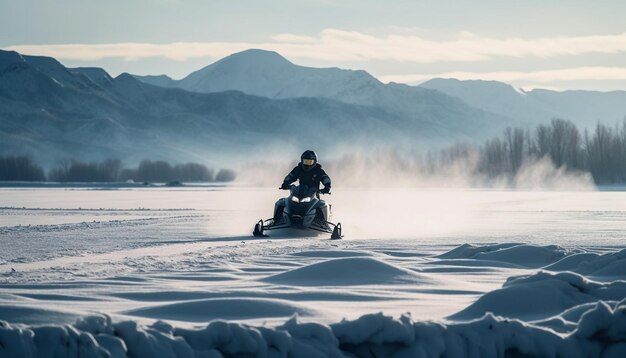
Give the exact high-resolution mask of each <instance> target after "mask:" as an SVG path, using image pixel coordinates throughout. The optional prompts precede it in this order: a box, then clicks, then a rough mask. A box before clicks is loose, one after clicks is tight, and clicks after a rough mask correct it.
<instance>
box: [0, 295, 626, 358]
mask: <svg viewBox="0 0 626 358" xmlns="http://www.w3.org/2000/svg"><path fill="white" fill-rule="evenodd" d="M624 337H626V300H623V301H621V302H618V303H607V302H604V301H599V302H597V303H595V304H592V305H586V306H585V307H584V313H583V314H582V315H581V317H580V319H579V320H578V321H577V322H576V324H575V325H573V328H572V329H571V330H569V331H567V332H564V333H561V334H559V333H557V332H555V331H553V330H551V329H549V328H543V327H540V326H537V325H533V324H529V323H525V322H522V321H519V320H515V319H505V318H502V317H498V316H494V315H492V314H491V313H488V314H486V315H484V316H483V317H481V318H479V319H476V320H473V321H469V322H453V323H447V324H444V323H439V322H423V321H422V322H420V321H414V320H413V319H412V318H411V317H410V316H408V315H403V316H401V317H400V318H399V319H395V318H393V317H389V316H385V315H383V314H382V313H378V314H368V315H364V316H362V317H360V318H358V319H356V320H344V321H341V322H339V323H335V324H331V325H324V324H320V323H313V322H309V323H304V322H300V321H299V320H298V318H297V316H294V317H292V318H291V319H289V320H288V321H287V322H285V323H284V324H282V325H280V326H277V327H253V326H249V325H245V324H240V323H231V322H225V321H213V322H210V323H209V324H208V325H207V326H205V327H203V328H194V329H187V328H177V327H174V326H172V325H170V324H168V323H165V322H162V321H158V322H156V323H154V324H152V325H149V326H143V325H140V324H138V323H137V322H133V321H123V322H118V323H115V322H112V320H111V319H110V318H109V317H108V316H104V315H96V316H90V317H86V318H82V319H79V320H78V321H77V322H76V323H75V324H74V325H66V326H58V325H48V326H37V327H30V326H24V325H19V324H9V323H7V322H5V321H0V355H1V356H7V357H9V356H10V357H53V356H64V357H78V356H81V357H109V356H110V357H125V356H132V357H224V356H230V357H232V356H250V357H288V356H289V357H346V356H357V357H365V356H375V357H504V356H507V355H512V356H533V357H557V356H558V357H599V356H603V357H623V356H624V354H625V353H626V344H625V343H624Z"/></svg>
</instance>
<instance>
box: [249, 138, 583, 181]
mask: <svg viewBox="0 0 626 358" xmlns="http://www.w3.org/2000/svg"><path fill="white" fill-rule="evenodd" d="M363 148H365V147H363ZM283 157H286V156H285V155H283ZM328 157H329V158H330V159H326V160H325V159H324V158H323V157H322V158H320V162H321V163H322V164H323V167H324V169H325V170H326V171H327V172H328V174H329V175H330V176H331V178H332V180H333V186H335V187H348V186H350V187H355V188H500V189H520V190H595V185H594V183H593V178H592V177H591V175H590V174H588V173H585V172H580V171H573V170H569V169H568V168H566V167H564V166H563V167H558V168H557V167H556V166H555V165H554V164H553V163H552V161H551V160H550V159H549V158H547V157H544V158H540V159H537V158H533V157H529V158H526V159H525V160H524V161H523V162H522V164H521V166H520V168H519V169H518V170H517V172H516V173H515V175H510V174H506V173H505V174H502V173H501V174H495V175H489V174H488V173H486V172H485V171H484V170H481V165H482V164H481V157H480V152H479V150H478V149H477V148H476V147H474V146H471V145H463V144H457V145H454V146H452V147H450V148H448V149H445V150H441V151H439V152H429V153H428V154H426V155H422V154H419V153H415V152H409V151H406V152H403V151H400V150H396V149H390V148H375V149H369V150H358V151H353V152H350V153H346V152H345V151H342V152H341V153H331V155H329V156H328ZM274 158H275V160H274V161H267V162H263V163H255V164H246V165H244V166H243V167H242V169H241V170H240V175H239V181H240V182H242V183H246V184H253V185H259V186H276V185H279V184H280V183H281V181H282V179H283V178H284V176H285V175H286V174H287V173H288V172H289V170H291V168H292V167H293V166H295V165H297V161H294V159H293V157H291V158H285V159H283V160H282V162H281V160H280V159H279V158H278V157H274Z"/></svg>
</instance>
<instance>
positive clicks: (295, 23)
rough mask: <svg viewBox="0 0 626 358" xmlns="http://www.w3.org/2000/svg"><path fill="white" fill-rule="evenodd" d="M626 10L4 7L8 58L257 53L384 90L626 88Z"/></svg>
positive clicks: (261, 4)
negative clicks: (470, 85)
mask: <svg viewBox="0 0 626 358" xmlns="http://www.w3.org/2000/svg"><path fill="white" fill-rule="evenodd" d="M625 15H626V1H623V0H619V1H617V0H603V1H580V0H568V1H565V0H563V1H557V0H542V1H536V0H526V1H513V0H497V1H496V0H475V1H466V0H459V1H450V0H413V1H409V0H396V1H373V0H361V1H356V0H342V1H339V0H300V1H297V0H266V1H260V0H215V1H211V0H189V1H187V0H150V1H149V0H108V1H96V0H80V1H76V0H55V1H49V0H22V1H11V0H0V48H1V49H4V50H14V51H18V52H21V53H24V54H33V55H47V56H53V57H55V58H57V59H58V60H59V61H61V62H62V63H63V64H64V65H66V66H69V67H79V66H83V67H85V66H96V67H103V68H104V69H106V70H107V71H108V72H109V73H110V74H112V75H118V74H120V73H123V72H129V73H133V74H140V75H147V74H152V75H158V74H167V75H169V76H170V77H173V78H175V79H179V78H183V77H184V76H186V75H188V74H189V73H191V72H193V71H195V70H198V69H200V68H202V67H204V66H206V65H209V64H211V63H212V62H215V61H216V60H219V59H220V58H222V57H224V56H227V55H229V54H232V53H235V52H238V51H242V50H245V49H248V48H260V49H266V50H273V51H276V52H278V53H280V54H281V55H283V56H285V57H286V58H287V59H289V60H290V61H292V62H294V63H296V64H300V65H304V66H312V67H340V68H347V69H363V70H366V71H368V72H369V73H371V74H372V75H374V76H376V77H377V78H379V79H380V80H381V81H383V82H390V81H393V82H401V83H408V84H419V83H421V82H423V81H426V80H428V79H430V78H435V77H444V78H458V79H484V80H496V81H503V82H507V83H510V84H512V85H514V86H516V87H520V88H524V89H532V88H549V89H556V90H566V89H590V90H602V91H609V90H626V20H625Z"/></svg>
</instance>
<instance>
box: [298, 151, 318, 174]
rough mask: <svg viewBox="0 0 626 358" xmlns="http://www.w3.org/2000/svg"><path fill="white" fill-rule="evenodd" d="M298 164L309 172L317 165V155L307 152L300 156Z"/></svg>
mask: <svg viewBox="0 0 626 358" xmlns="http://www.w3.org/2000/svg"><path fill="white" fill-rule="evenodd" d="M300 162H301V163H302V167H303V168H304V169H305V170H311V168H313V166H314V165H315V163H317V155H316V154H315V152H314V151H312V150H307V151H305V152H304V153H302V155H301V156H300Z"/></svg>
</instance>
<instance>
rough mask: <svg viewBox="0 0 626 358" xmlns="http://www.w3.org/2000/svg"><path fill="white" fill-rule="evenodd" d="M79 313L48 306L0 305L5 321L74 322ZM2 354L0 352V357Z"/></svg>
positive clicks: (31, 322)
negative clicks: (53, 308)
mask: <svg viewBox="0 0 626 358" xmlns="http://www.w3.org/2000/svg"><path fill="white" fill-rule="evenodd" d="M79 316H80V315H79V314H76V313H75V312H66V311H62V310H52V309H48V308H36V307H28V306H19V305H11V304H1V305H0V317H2V319H3V320H7V321H19V322H23V323H28V324H38V323H43V322H51V321H52V322H59V323H71V322H74V321H75V320H76V319H77V318H78V317H79ZM1 356H2V355H1V354H0V357H1Z"/></svg>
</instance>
